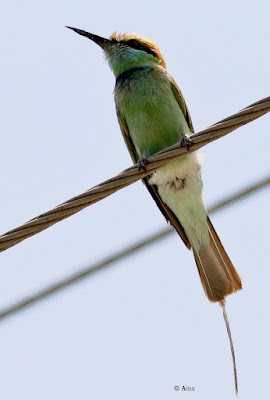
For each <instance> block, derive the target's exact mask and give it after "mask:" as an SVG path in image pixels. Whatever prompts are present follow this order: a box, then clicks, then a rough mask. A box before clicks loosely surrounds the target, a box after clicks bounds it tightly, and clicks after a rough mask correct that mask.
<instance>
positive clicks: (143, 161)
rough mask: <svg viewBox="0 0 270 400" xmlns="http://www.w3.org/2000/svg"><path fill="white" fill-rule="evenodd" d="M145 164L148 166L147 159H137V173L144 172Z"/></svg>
mask: <svg viewBox="0 0 270 400" xmlns="http://www.w3.org/2000/svg"><path fill="white" fill-rule="evenodd" d="M147 164H149V161H148V160H147V158H144V157H141V158H139V160H138V161H137V165H138V170H139V172H141V171H146V168H145V166H146V165H147Z"/></svg>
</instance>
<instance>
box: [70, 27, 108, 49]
mask: <svg viewBox="0 0 270 400" xmlns="http://www.w3.org/2000/svg"><path fill="white" fill-rule="evenodd" d="M66 28H68V29H71V30H73V31H74V32H76V33H78V34H79V35H82V36H85V37H87V38H88V39H91V40H93V42H95V43H96V44H98V45H99V46H100V47H101V48H102V49H105V47H108V46H110V45H111V44H112V40H110V39H105V38H103V37H101V36H98V35H94V34H93V33H89V32H85V31H82V30H81V29H77V28H72V27H71V26H66Z"/></svg>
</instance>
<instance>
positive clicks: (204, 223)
mask: <svg viewBox="0 0 270 400" xmlns="http://www.w3.org/2000/svg"><path fill="white" fill-rule="evenodd" d="M69 28H70V27H69ZM70 29H72V30H74V31H75V32H77V33H78V34H80V35H83V36H85V37H87V38H89V39H91V40H92V41H94V42H95V43H96V44H98V45H99V46H100V47H101V48H102V49H103V51H104V53H105V56H106V58H107V60H108V63H109V65H110V67H111V69H112V70H113V73H114V75H115V77H116V84H115V90H114V97H115V104H116V110H117V116H118V121H119V124H120V127H121V131H122V134H123V137H124V140H125V142H126V145H127V147H128V150H129V152H130V154H131V157H132V160H133V161H134V163H137V162H138V161H141V162H143V160H145V159H147V157H149V156H151V155H152V154H154V153H156V152H158V151H160V150H162V149H165V148H166V147H169V146H171V145H173V144H175V143H177V142H179V141H181V140H182V139H183V137H184V136H185V135H188V134H190V133H191V132H194V130H193V125H192V121H191V118H190V115H189V112H188V109H187V106H186V103H185V100H184V98H183V96H182V93H181V91H180V89H179V87H178V86H177V84H176V83H175V81H174V80H173V78H172V77H171V76H170V75H169V74H168V72H167V70H166V64H165V61H164V58H163V56H162V54H161V52H160V50H159V48H158V47H157V45H156V44H155V43H154V42H152V41H151V40H149V39H146V38H144V37H142V36H139V35H137V34H134V33H129V34H126V33H125V34H116V33H114V34H112V35H111V37H110V39H105V38H102V37H100V36H97V35H94V34H92V33H88V32H85V31H82V30H80V29H76V28H70ZM143 181H144V183H145V185H146V187H147V189H148V190H149V192H150V194H151V196H152V197H153V199H154V200H155V202H156V204H157V206H158V207H159V209H160V211H161V212H162V214H163V215H164V216H165V218H166V220H167V221H169V223H170V224H171V225H172V226H173V227H174V228H175V230H176V231H177V232H178V234H179V235H180V237H181V238H182V240H183V242H184V243H185V245H186V246H187V248H188V249H191V248H192V250H193V254H194V257H195V261H196V264H197V267H198V271H199V275H200V278H201V282H202V285H203V288H204V290H205V293H206V295H207V297H208V298H209V300H210V301H213V302H215V301H223V300H224V298H225V297H226V296H227V295H229V294H231V293H233V292H236V291H237V290H240V289H241V288H242V284H241V279H240V277H239V275H238V273H237V271H236V269H235V268H234V266H233V264H232V262H231V260H230V259H229V257H228V255H227V253H226V251H225V250H224V248H223V246H222V244H221V242H220V239H219V237H218V235H217V233H216V231H215V229H214V228H213V225H212V224H211V222H210V220H209V217H208V216H207V211H206V209H205V206H204V204H203V201H202V188H203V183H202V179H201V165H200V161H199V157H198V152H193V153H191V154H188V155H186V156H184V157H181V158H179V160H174V161H172V162H170V163H169V164H167V165H166V166H164V167H162V168H160V169H158V170H157V171H156V172H155V173H153V174H152V175H151V176H149V177H146V178H144V179H143Z"/></svg>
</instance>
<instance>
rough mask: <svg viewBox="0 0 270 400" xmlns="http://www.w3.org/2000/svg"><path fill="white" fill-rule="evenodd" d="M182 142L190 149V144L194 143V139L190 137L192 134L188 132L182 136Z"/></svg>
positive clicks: (182, 144)
mask: <svg viewBox="0 0 270 400" xmlns="http://www.w3.org/2000/svg"><path fill="white" fill-rule="evenodd" d="M180 143H181V146H186V147H187V149H188V151H189V146H190V145H191V144H192V140H191V139H190V136H189V135H188V134H187V133H186V134H185V135H184V136H183V137H182V139H181V141H180Z"/></svg>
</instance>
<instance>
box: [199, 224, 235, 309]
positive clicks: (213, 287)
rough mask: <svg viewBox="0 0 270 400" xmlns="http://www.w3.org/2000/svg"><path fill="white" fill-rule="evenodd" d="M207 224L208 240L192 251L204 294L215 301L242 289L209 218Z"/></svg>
mask: <svg viewBox="0 0 270 400" xmlns="http://www.w3.org/2000/svg"><path fill="white" fill-rule="evenodd" d="M207 225H208V231H209V238H210V242H209V243H208V244H204V245H202V246H201V247H200V249H199V250H198V251H195V250H193V253H194V257H195V261H196V264H197V267H198V271H199V275H200V278H201V282H202V285H203V288H204V290H205V293H206V296H207V297H208V299H209V300H210V301H212V302H216V301H222V300H224V299H225V297H226V296H228V295H229V294H231V293H234V292H237V291H238V290H240V289H242V282H241V278H240V277H239V275H238V273H237V271H236V269H235V268H234V266H233V264H232V262H231V260H230V259H229V256H228V255H227V253H226V251H225V250H224V247H223V246H222V243H221V241H220V239H219V237H218V235H217V233H216V231H215V229H214V227H213V225H212V223H211V221H210V219H209V218H207Z"/></svg>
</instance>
